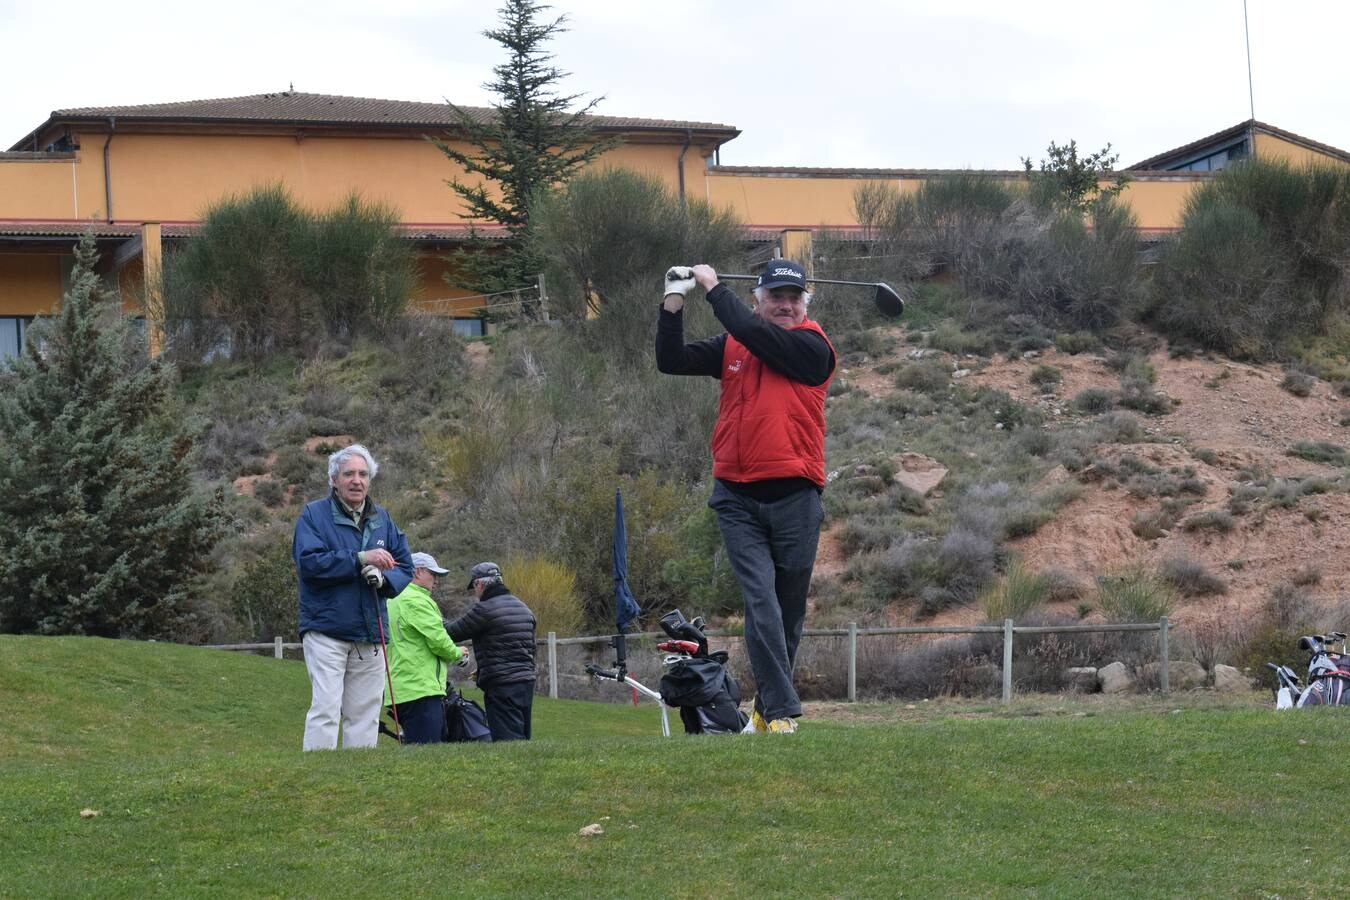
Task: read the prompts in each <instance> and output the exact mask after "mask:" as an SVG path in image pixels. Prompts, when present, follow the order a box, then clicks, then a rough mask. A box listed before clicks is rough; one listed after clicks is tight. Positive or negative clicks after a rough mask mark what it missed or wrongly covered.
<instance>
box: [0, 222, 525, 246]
mask: <svg viewBox="0 0 1350 900" xmlns="http://www.w3.org/2000/svg"><path fill="white" fill-rule="evenodd" d="M200 227H201V223H200V222H172V223H165V224H163V225H161V226H160V235H161V236H162V237H166V238H181V237H188V236H190V235H192V234H194V233H195V232H196V231H197V230H198V229H199V228H200ZM394 227H395V228H396V229H397V230H398V231H399V232H400V233H401V234H402V235H403V237H405V238H408V239H410V240H414V241H417V240H426V241H441V240H463V239H464V238H466V237H468V235H469V230H470V226H469V223H467V222H462V223H461V222H431V223H413V224H409V225H396V226H394ZM474 230H475V231H477V233H478V236H479V237H481V238H484V239H486V240H502V239H504V238H505V237H506V230H505V229H504V228H502V226H500V225H496V224H478V225H476V226H474ZM86 231H88V232H92V233H93V235H94V237H96V238H133V237H136V236H137V235H139V234H140V233H141V226H140V224H139V223H136V222H112V223H109V222H72V221H57V222H42V221H16V220H10V221H6V220H3V219H0V237H35V238H48V237H51V238H60V237H71V238H78V237H80V236H81V235H83V234H84V233H85V232H86Z"/></svg>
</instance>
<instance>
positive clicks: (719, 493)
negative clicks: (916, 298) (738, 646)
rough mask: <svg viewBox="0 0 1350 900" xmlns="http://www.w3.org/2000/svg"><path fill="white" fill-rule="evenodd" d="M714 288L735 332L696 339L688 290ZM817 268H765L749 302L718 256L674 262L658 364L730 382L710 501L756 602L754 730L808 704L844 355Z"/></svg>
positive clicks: (781, 728) (772, 727)
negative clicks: (823, 309)
mask: <svg viewBox="0 0 1350 900" xmlns="http://www.w3.org/2000/svg"><path fill="white" fill-rule="evenodd" d="M695 284H698V285H699V286H700V287H702V288H703V289H704V290H706V291H707V298H708V303H709V305H711V306H712V310H713V314H714V315H716V316H717V320H718V321H719V322H721V323H722V327H724V328H725V329H726V333H725V334H721V335H718V336H717V337H714V338H709V339H708V340H703V341H694V342H692V343H688V344H686V343H685V342H684V316H683V310H684V295H685V294H686V293H687V292H688V291H690V290H691V289H693V287H694V285H695ZM810 303H811V295H810V294H809V293H808V292H807V290H806V271H805V269H803V268H802V267H801V266H800V265H799V264H797V263H795V262H793V261H792V260H789V259H773V260H770V261H769V263H768V264H767V265H766V266H765V267H764V271H763V272H762V273H761V274H760V276H759V284H758V286H757V287H756V288H755V307H754V310H753V311H752V310H749V309H747V308H746V307H745V304H744V303H743V302H742V301H741V299H740V298H739V297H737V296H736V294H735V293H734V292H733V291H732V290H731V289H730V288H728V287H727V286H726V285H724V284H722V283H720V282H719V281H718V280H717V272H716V271H714V270H713V268H712V266H706V265H700V266H694V267H692V268H689V267H686V266H676V267H674V268H672V269H671V270H670V271H669V272H667V273H666V285H665V296H664V297H663V298H662V301H661V312H660V313H659V319H658V321H657V327H656V367H657V369H658V370H659V371H661V372H664V373H666V374H667V375H706V376H709V377H712V378H716V379H718V380H719V381H720V382H721V389H722V390H721V399H720V400H719V401H718V404H717V424H716V426H714V428H713V435H712V455H713V478H714V481H715V485H714V487H713V492H712V497H711V499H709V500H708V505H709V506H710V507H712V509H713V510H714V511H715V512H716V513H717V525H718V527H719V528H720V529H721V531H722V542H723V544H724V545H725V546H726V549H727V559H728V561H729V562H730V563H731V570H732V572H733V573H734V574H735V575H736V580H737V581H738V582H740V585H741V597H742V599H743V600H744V602H745V650H746V655H748V656H749V657H750V668H751V670H752V671H753V672H754V675H755V687H756V693H755V703H754V709H753V711H752V712H751V716H750V721H751V723H752V724H753V725H754V730H756V731H764V732H770V733H773V734H791V733H793V732H795V731H796V730H797V717H798V716H800V715H801V714H802V704H801V700H800V699H799V698H798V696H797V691H796V689H795V687H794V686H793V683H792V669H793V665H794V664H795V662H796V659H797V647H798V645H799V644H800V642H801V637H802V627H803V625H804V624H805V622H806V594H807V590H808V589H809V588H810V586H811V572H812V570H813V569H814V567H815V562H816V545H817V543H818V542H819V540H820V523H821V520H822V518H823V517H824V513H823V511H822V509H821V503H820V492H821V490H822V489H823V488H824V486H825V394H826V392H827V391H828V389H829V386H830V379H831V378H832V377H834V367H835V355H834V347H833V346H832V345H831V344H830V341H829V338H827V337H826V336H825V331H824V329H822V328H821V327H820V326H819V325H818V324H816V322H814V321H812V320H811V319H810V318H809V317H808V316H807V308H808V306H809V304H810Z"/></svg>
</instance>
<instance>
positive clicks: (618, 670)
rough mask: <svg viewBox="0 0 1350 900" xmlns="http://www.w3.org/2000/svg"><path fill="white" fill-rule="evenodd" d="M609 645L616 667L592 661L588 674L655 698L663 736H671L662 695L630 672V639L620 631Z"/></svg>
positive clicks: (587, 668) (611, 639) (596, 678)
mask: <svg viewBox="0 0 1350 900" xmlns="http://www.w3.org/2000/svg"><path fill="white" fill-rule="evenodd" d="M609 645H610V646H611V647H613V648H614V668H613V669H602V668H600V667H599V666H597V665H595V664H594V663H591V664H590V665H588V666H586V674H587V675H590V676H591V677H592V678H594V679H595V680H596V681H617V682H618V683H619V684H626V685H628V686H629V687H630V688H632V689H633V690H634V691H636V692H637V693H639V694H641V695H642V696H644V697H649V698H651V699H652V700H655V701H656V705H657V706H658V707H659V708H660V710H661V736H662V737H670V717H669V716H667V715H666V704H665V702H664V701H663V700H662V699H661V695H660V694H659V693H657V692H656V691H654V690H652V689H651V688H649V687H647V686H646V685H645V684H643V683H642V682H640V681H638V680H637V679H636V678H634V677H633V676H631V675H629V674H628V639H627V638H626V637H625V636H624V635H623V633H622V632H620V633H619V634H616V635H614V636H613V637H612V638H610V639H609Z"/></svg>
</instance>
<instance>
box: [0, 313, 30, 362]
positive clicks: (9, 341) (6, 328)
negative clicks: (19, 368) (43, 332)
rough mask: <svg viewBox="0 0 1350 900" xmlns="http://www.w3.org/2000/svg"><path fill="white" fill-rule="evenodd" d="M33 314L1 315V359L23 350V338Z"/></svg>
mask: <svg viewBox="0 0 1350 900" xmlns="http://www.w3.org/2000/svg"><path fill="white" fill-rule="evenodd" d="M32 321H33V317H32V316H0V359H9V358H10V357H13V356H18V355H19V354H20V353H21V352H23V339H24V335H25V333H26V332H27V330H28V326H29V324H31V323H32Z"/></svg>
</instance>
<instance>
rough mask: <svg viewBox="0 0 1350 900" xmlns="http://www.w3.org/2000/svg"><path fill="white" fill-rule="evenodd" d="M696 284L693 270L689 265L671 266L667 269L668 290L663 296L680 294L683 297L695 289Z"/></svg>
mask: <svg viewBox="0 0 1350 900" xmlns="http://www.w3.org/2000/svg"><path fill="white" fill-rule="evenodd" d="M695 284H697V282H695V281H694V273H693V270H691V269H690V268H689V267H688V266H671V267H670V268H669V269H667V270H666V292H665V294H663V295H662V296H664V297H669V296H670V295H671V294H679V295H680V296H681V297H683V296H684V295H685V294H687V293H688V292H689V291H691V290H693V288H694V285H695Z"/></svg>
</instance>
